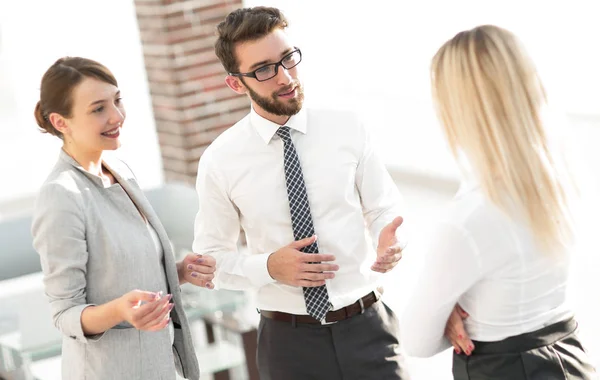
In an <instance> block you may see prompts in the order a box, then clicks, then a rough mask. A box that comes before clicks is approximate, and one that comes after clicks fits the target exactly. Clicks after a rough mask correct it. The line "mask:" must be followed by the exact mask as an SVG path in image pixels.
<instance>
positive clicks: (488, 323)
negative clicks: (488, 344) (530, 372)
mask: <svg viewBox="0 0 600 380" xmlns="http://www.w3.org/2000/svg"><path fill="white" fill-rule="evenodd" d="M445 219H446V222H445V223H447V224H452V225H455V228H457V229H460V230H462V231H463V234H464V238H465V239H466V240H467V241H471V243H470V244H469V246H470V248H469V249H466V250H464V251H463V252H448V253H449V254H450V255H451V256H454V257H456V258H457V259H459V258H464V260H463V259H460V261H459V262H457V265H464V261H466V260H473V272H472V273H467V274H466V276H470V277H471V282H472V286H471V287H470V288H469V289H468V290H466V292H465V293H464V294H463V295H462V296H461V297H460V299H459V304H460V305H461V306H462V307H463V309H464V310H465V311H467V312H468V313H469V315H470V317H469V318H468V319H466V320H465V325H466V328H467V331H468V333H469V335H470V336H471V338H472V339H474V340H479V341H497V340H502V339H504V338H507V337H510V336H515V335H520V334H523V333H526V332H531V331H535V330H538V329H540V328H542V327H545V326H547V325H549V324H552V323H555V322H558V321H561V320H564V319H566V318H568V317H569V316H571V315H572V312H571V311H570V309H569V307H568V305H567V300H566V293H567V292H566V288H567V277H568V271H569V261H570V252H569V251H568V249H567V248H564V249H563V250H562V251H561V250H557V251H556V252H553V253H549V252H544V251H543V249H541V248H540V246H539V244H537V243H536V240H535V237H534V236H533V234H532V232H531V228H529V226H528V225H527V224H526V222H525V220H522V221H519V220H518V219H517V218H515V217H512V218H511V217H509V216H507V215H506V214H505V213H503V212H502V211H501V210H500V209H499V208H498V207H496V206H495V205H493V204H492V203H491V202H490V201H489V200H488V199H486V197H485V196H484V195H483V193H482V192H481V190H480V189H479V188H478V187H477V186H471V188H470V189H464V190H463V191H462V192H461V193H460V194H459V195H458V196H457V199H456V200H455V202H454V203H453V205H452V206H451V207H450V209H449V215H448V217H446V218H445ZM450 286H451V285H450Z"/></svg>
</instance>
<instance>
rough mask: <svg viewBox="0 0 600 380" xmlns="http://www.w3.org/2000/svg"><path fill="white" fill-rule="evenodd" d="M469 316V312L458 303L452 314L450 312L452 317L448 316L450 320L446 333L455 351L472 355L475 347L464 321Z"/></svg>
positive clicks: (447, 323)
mask: <svg viewBox="0 0 600 380" xmlns="http://www.w3.org/2000/svg"><path fill="white" fill-rule="evenodd" d="M468 317H469V314H468V313H467V312H466V311H464V310H463V309H462V307H460V306H459V305H458V304H456V306H454V310H452V314H450V317H449V318H448V322H446V329H445V331H444V335H445V336H446V338H448V340H449V341H450V343H451V344H452V346H453V347H454V352H456V353H457V354H460V353H461V352H464V353H465V354H467V355H471V353H472V352H473V349H474V348H475V346H474V345H473V342H472V341H471V339H470V338H469V336H468V335H467V332H466V331H465V324H464V323H463V320H464V319H467V318H468Z"/></svg>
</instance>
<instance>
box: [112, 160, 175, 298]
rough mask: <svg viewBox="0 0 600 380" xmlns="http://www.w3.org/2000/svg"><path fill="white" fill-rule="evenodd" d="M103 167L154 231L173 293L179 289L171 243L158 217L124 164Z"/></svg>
mask: <svg viewBox="0 0 600 380" xmlns="http://www.w3.org/2000/svg"><path fill="white" fill-rule="evenodd" d="M105 165H106V166H107V167H108V168H109V169H110V171H111V172H112V174H113V175H114V176H115V178H116V179H117V181H118V182H119V184H120V185H121V186H122V187H123V189H124V190H125V191H126V192H127V194H128V195H129V197H130V198H131V200H132V201H133V203H135V205H136V206H137V208H138V209H139V210H140V211H141V212H142V213H143V214H144V216H145V217H146V219H148V223H150V225H151V226H152V227H153V228H154V230H155V231H156V234H157V235H158V237H159V239H160V243H161V245H162V248H163V252H164V255H163V256H164V266H165V273H166V274H167V281H168V282H169V288H170V290H169V291H170V292H171V293H173V290H178V289H179V276H178V275H177V267H176V263H175V256H174V253H173V249H172V246H171V241H170V240H169V237H168V235H167V231H166V230H165V228H164V227H163V225H162V223H161V222H160V219H159V218H158V215H156V212H154V209H153V208H152V205H151V204H150V202H148V199H147V198H146V196H145V195H144V192H143V191H142V189H141V188H140V186H139V185H138V183H137V181H136V180H135V178H134V176H133V174H132V173H131V170H129V168H128V167H127V169H126V170H125V168H121V166H123V165H124V164H123V165H119V164H118V163H117V164H115V163H114V162H110V163H107V162H106V161H105ZM127 173H131V175H127Z"/></svg>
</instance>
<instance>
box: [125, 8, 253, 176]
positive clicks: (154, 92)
mask: <svg viewBox="0 0 600 380" xmlns="http://www.w3.org/2000/svg"><path fill="white" fill-rule="evenodd" d="M242 6H243V4H242V1H241V0H135V8H136V13H137V20H138V25H139V29H140V35H141V39H142V47H143V52H144V62H145V65H146V72H147V74H148V82H149V85H150V93H151V97H152V108H153V110H154V118H155V120H156V129H157V132H158V139H159V144H160V150H161V155H162V160H163V170H164V173H165V180H166V181H167V182H169V181H183V182H187V183H190V184H193V183H194V181H195V177H196V170H197V166H198V160H199V159H200V156H201V155H202V153H203V152H204V150H205V149H206V147H207V146H208V145H209V144H210V143H211V142H212V141H213V140H214V139H215V138H216V137H217V136H218V135H219V134H220V133H221V132H223V131H224V130H226V129H227V128H229V127H230V126H231V125H232V124H234V123H235V122H237V121H238V120H239V119H241V118H242V117H243V116H244V115H246V114H247V113H248V110H249V106H250V102H249V100H248V99H247V97H246V96H240V95H237V94H236V93H234V92H233V91H231V90H230V89H229V88H228V87H227V85H226V84H225V81H224V78H225V72H224V70H223V68H222V66H221V64H220V62H219V60H218V59H217V57H216V55H215V53H214V42H215V39H216V37H215V29H216V25H217V24H218V23H219V22H221V21H222V20H223V19H224V18H225V16H226V15H227V14H228V13H229V12H231V11H232V10H234V9H236V8H239V7H242Z"/></svg>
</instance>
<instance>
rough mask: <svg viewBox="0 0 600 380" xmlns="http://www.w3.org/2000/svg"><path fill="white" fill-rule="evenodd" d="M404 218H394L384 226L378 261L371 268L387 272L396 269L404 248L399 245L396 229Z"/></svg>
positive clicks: (378, 247)
mask: <svg viewBox="0 0 600 380" xmlns="http://www.w3.org/2000/svg"><path fill="white" fill-rule="evenodd" d="M403 221H404V219H402V217H401V216H399V217H397V218H396V219H394V220H393V221H392V222H391V223H390V224H388V225H387V226H385V227H383V229H382V230H381V232H380V233H379V244H378V245H377V261H375V264H373V265H372V266H371V270H372V271H375V272H380V273H387V272H389V271H391V270H392V269H394V267H395V266H396V265H397V264H398V262H399V261H400V259H401V258H402V248H401V247H400V246H399V245H398V238H397V237H396V230H397V229H398V227H400V225H401V224H402V222H403Z"/></svg>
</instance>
